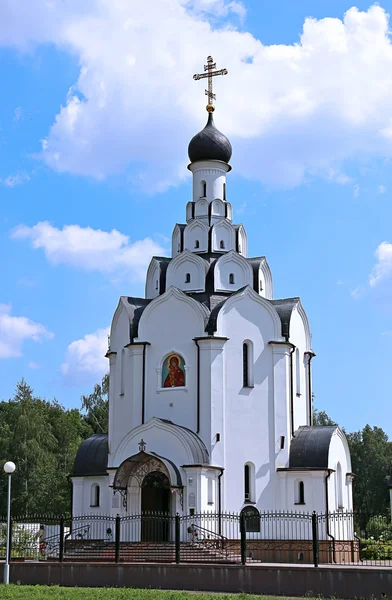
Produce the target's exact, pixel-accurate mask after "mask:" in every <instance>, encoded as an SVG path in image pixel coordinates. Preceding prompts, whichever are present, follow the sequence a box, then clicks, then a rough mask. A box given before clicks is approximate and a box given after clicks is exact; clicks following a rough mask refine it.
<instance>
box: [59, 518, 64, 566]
mask: <svg viewBox="0 0 392 600" xmlns="http://www.w3.org/2000/svg"><path fill="white" fill-rule="evenodd" d="M63 558H64V517H60V543H59V561H60V562H63Z"/></svg>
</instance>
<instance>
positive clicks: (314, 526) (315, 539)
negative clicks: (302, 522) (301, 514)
mask: <svg viewBox="0 0 392 600" xmlns="http://www.w3.org/2000/svg"><path fill="white" fill-rule="evenodd" d="M312 540H313V564H314V566H315V567H318V565H319V543H318V528H317V513H316V511H315V510H314V511H313V513H312Z"/></svg>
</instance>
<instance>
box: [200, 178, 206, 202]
mask: <svg viewBox="0 0 392 600" xmlns="http://www.w3.org/2000/svg"><path fill="white" fill-rule="evenodd" d="M206 196H207V184H206V182H205V181H202V182H201V198H206Z"/></svg>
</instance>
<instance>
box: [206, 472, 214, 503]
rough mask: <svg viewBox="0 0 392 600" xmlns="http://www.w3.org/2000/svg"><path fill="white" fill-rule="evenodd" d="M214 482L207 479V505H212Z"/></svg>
mask: <svg viewBox="0 0 392 600" xmlns="http://www.w3.org/2000/svg"><path fill="white" fill-rule="evenodd" d="M213 484H214V481H213V479H211V477H209V478H208V479H207V503H208V504H214V495H213V494H214V485H213Z"/></svg>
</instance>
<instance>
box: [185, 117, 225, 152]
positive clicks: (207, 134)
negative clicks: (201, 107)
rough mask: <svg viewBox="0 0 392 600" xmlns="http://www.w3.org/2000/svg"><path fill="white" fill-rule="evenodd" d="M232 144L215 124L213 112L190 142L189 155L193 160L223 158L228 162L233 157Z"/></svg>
mask: <svg viewBox="0 0 392 600" xmlns="http://www.w3.org/2000/svg"><path fill="white" fill-rule="evenodd" d="M231 153H232V149H231V144H230V142H229V140H228V139H227V137H226V136H225V135H224V134H223V133H221V132H220V131H218V130H217V128H216V127H215V125H214V119H213V116H212V112H210V113H209V115H208V121H207V125H206V126H205V127H204V129H202V130H201V131H200V132H199V133H197V134H196V135H195V136H194V137H193V138H192V139H191V141H190V142H189V146H188V155H189V160H190V161H191V162H196V161H198V160H221V161H223V162H225V163H228V162H229V160H230V158H231Z"/></svg>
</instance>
